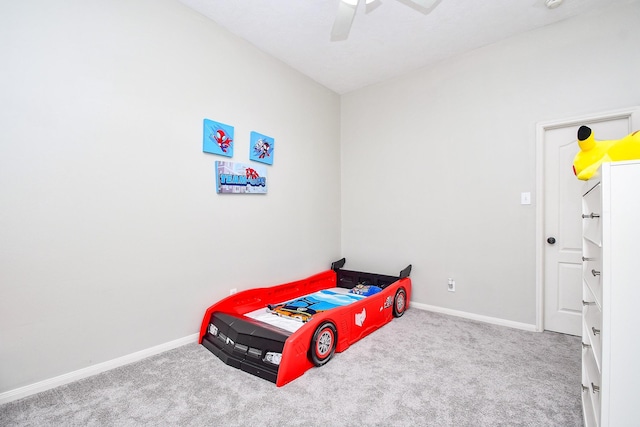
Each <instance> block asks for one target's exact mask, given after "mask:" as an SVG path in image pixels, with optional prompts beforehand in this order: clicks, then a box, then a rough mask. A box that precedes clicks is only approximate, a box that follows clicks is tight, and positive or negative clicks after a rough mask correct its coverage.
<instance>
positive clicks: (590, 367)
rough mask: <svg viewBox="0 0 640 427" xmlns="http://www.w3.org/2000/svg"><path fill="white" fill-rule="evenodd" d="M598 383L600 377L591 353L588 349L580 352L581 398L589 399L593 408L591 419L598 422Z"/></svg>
mask: <svg viewBox="0 0 640 427" xmlns="http://www.w3.org/2000/svg"><path fill="white" fill-rule="evenodd" d="M600 383H601V376H600V372H599V371H598V368H597V367H596V362H595V360H594V358H593V353H592V352H591V350H590V349H588V348H587V349H584V350H583V351H582V390H583V391H582V397H583V398H584V399H589V400H590V402H591V407H592V408H593V417H594V418H595V419H596V420H600Z"/></svg>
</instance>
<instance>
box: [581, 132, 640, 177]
mask: <svg viewBox="0 0 640 427" xmlns="http://www.w3.org/2000/svg"><path fill="white" fill-rule="evenodd" d="M578 145H579V146H580V151H579V152H578V154H576V157H575V158H574V159H573V173H574V174H575V175H576V176H577V177H578V179H581V180H583V181H586V180H588V179H589V178H591V177H592V176H593V175H594V174H595V173H596V171H597V170H598V168H599V167H600V165H601V164H602V163H604V162H618V161H623V160H638V159H640V131H636V132H634V133H631V134H629V135H627V136H625V137H624V138H622V139H616V140H611V141H596V140H595V138H594V137H593V133H592V132H591V129H590V128H588V127H587V126H580V129H578Z"/></svg>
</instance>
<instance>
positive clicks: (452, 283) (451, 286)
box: [447, 278, 456, 292]
mask: <svg viewBox="0 0 640 427" xmlns="http://www.w3.org/2000/svg"><path fill="white" fill-rule="evenodd" d="M447 290H448V291H449V292H455V291H456V281H455V280H453V279H452V278H449V282H448V286H447Z"/></svg>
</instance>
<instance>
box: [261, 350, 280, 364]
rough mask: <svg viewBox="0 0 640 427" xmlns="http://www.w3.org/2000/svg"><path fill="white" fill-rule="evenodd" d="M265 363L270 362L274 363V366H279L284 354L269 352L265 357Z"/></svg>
mask: <svg viewBox="0 0 640 427" xmlns="http://www.w3.org/2000/svg"><path fill="white" fill-rule="evenodd" d="M263 360H264V361H265V362H269V363H272V364H274V365H279V364H280V361H281V360H282V353H275V352H273V351H267V353H266V354H265V355H264V359H263Z"/></svg>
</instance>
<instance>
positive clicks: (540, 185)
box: [536, 106, 640, 332]
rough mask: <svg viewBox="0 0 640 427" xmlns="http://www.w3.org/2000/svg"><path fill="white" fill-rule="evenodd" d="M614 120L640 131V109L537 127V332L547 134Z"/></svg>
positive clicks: (541, 290) (539, 328)
mask: <svg viewBox="0 0 640 427" xmlns="http://www.w3.org/2000/svg"><path fill="white" fill-rule="evenodd" d="M614 119H629V121H630V123H631V126H632V127H633V128H636V127H637V128H638V129H630V132H631V131H633V130H639V129H640V107H638V106H636V107H628V108H622V109H619V110H611V111H605V112H601V113H593V114H585V115H582V116H574V117H568V118H564V119H557V120H551V121H545V122H539V123H537V124H536V331H538V332H542V331H544V291H545V289H544V262H545V259H544V248H545V246H544V239H545V234H544V230H545V223H544V220H545V218H544V208H545V207H544V193H545V188H544V166H545V165H544V148H545V147H544V142H545V138H546V132H547V131H548V130H553V129H558V128H563V127H568V126H576V125H582V124H584V123H585V122H588V123H594V122H599V121H607V120H614Z"/></svg>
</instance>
